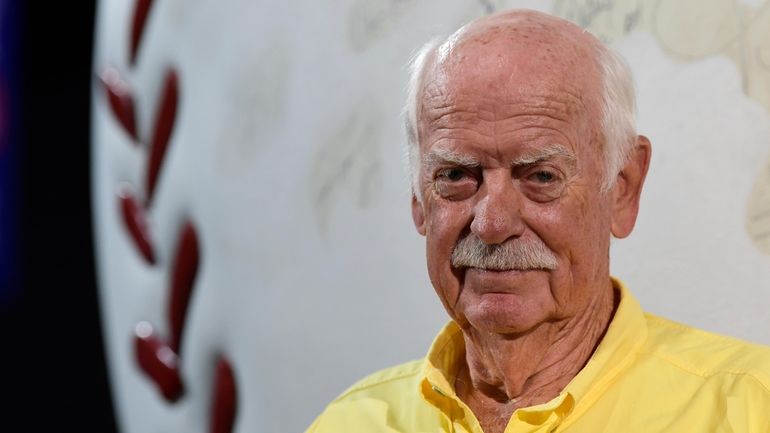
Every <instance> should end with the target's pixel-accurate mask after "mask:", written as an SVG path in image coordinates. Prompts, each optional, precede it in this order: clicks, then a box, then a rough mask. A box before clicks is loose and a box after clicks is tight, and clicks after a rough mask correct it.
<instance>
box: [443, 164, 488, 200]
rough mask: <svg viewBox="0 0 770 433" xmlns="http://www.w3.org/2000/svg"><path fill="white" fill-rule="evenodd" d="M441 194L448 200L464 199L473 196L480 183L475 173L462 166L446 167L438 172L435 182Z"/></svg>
mask: <svg viewBox="0 0 770 433" xmlns="http://www.w3.org/2000/svg"><path fill="white" fill-rule="evenodd" d="M434 185H435V188H436V192H437V193H438V195H439V196H441V197H443V198H445V199H448V200H464V199H466V198H468V197H470V196H472V195H473V194H474V193H475V192H476V190H477V189H478V186H479V183H478V180H477V178H476V176H474V175H473V173H469V172H468V171H467V170H465V169H462V168H445V169H442V170H439V171H438V172H436V181H435V183H434Z"/></svg>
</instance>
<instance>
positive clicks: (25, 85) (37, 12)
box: [0, 0, 115, 432]
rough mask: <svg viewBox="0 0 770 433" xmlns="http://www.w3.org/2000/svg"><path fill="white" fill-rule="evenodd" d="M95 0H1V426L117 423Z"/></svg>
mask: <svg viewBox="0 0 770 433" xmlns="http://www.w3.org/2000/svg"><path fill="white" fill-rule="evenodd" d="M94 12H95V4H94V2H93V1H87V0H86V1H78V2H53V3H50V4H45V5H43V4H40V3H35V2H22V1H13V0H2V1H0V329H2V330H3V332H2V335H3V337H2V344H3V348H2V350H0V353H1V354H2V355H0V357H2V363H3V368H2V371H3V372H2V375H3V380H2V383H3V385H2V389H3V391H2V393H3V396H4V401H5V402H6V403H4V404H3V406H4V408H3V409H2V412H3V421H2V427H0V428H2V429H3V430H6V431H12V430H10V427H11V426H17V427H16V428H18V429H19V431H52V430H54V429H56V430H61V429H65V430H70V429H77V430H82V431H102V432H110V431H115V424H114V418H113V409H112V404H111V396H110V394H109V390H108V383H107V376H106V365H105V361H104V351H103V347H104V346H103V343H102V342H103V340H102V333H101V326H100V319H99V314H98V307H97V293H96V284H95V270H94V256H93V241H92V233H93V226H92V224H91V205H90V201H91V197H90V184H89V178H90V176H89V166H90V163H89V155H90V149H89V144H90V137H89V134H90V132H89V124H90V123H89V116H90V111H89V110H90V92H91V82H92V73H91V63H92V56H93V51H92V43H93V25H94Z"/></svg>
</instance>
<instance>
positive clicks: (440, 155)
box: [422, 148, 481, 167]
mask: <svg viewBox="0 0 770 433" xmlns="http://www.w3.org/2000/svg"><path fill="white" fill-rule="evenodd" d="M422 163H423V165H424V166H425V167H433V166H436V165H440V164H447V163H449V164H456V165H461V166H464V167H478V166H479V165H481V164H480V163H479V161H478V160H477V159H476V158H473V157H472V156H468V155H461V154H459V153H457V152H454V151H451V150H449V149H442V148H438V149H431V151H430V152H428V153H427V154H425V157H423V159H422Z"/></svg>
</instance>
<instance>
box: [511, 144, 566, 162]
mask: <svg viewBox="0 0 770 433" xmlns="http://www.w3.org/2000/svg"><path fill="white" fill-rule="evenodd" d="M554 157H561V158H564V159H566V160H567V162H568V163H569V164H571V165H574V164H576V163H577V157H576V156H575V153H574V152H572V151H571V150H569V149H567V148H566V147H564V146H562V145H561V144H551V145H548V146H545V147H542V148H540V149H537V150H536V151H534V152H531V153H528V154H526V155H522V156H520V157H518V158H515V159H514V160H513V161H511V167H517V166H522V165H532V164H537V163H538V162H542V161H547V160H549V159H553V158H554Z"/></svg>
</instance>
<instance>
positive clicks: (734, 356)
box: [645, 313, 770, 392]
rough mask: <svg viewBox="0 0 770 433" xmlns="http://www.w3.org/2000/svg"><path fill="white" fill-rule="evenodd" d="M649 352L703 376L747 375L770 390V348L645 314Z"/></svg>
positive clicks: (680, 367)
mask: <svg viewBox="0 0 770 433" xmlns="http://www.w3.org/2000/svg"><path fill="white" fill-rule="evenodd" d="M645 316H646V319H647V324H648V331H649V334H648V345H647V349H648V350H649V352H650V354H651V355H653V356H655V357H657V358H659V359H661V360H663V361H665V362H667V363H669V364H671V365H673V366H675V367H678V368H679V369H682V370H685V371H687V372H689V373H691V374H695V375H699V376H701V377H703V378H710V377H715V376H747V377H751V378H753V379H754V380H755V381H756V382H758V383H759V385H761V386H762V387H763V388H765V389H766V390H768V392H770V347H768V346H763V345H760V344H755V343H750V342H747V341H743V340H740V339H738V338H733V337H728V336H724V335H719V334H716V333H713V332H708V331H705V330H702V329H698V328H695V327H692V326H688V325H685V324H682V323H678V322H675V321H673V320H669V319H665V318H663V317H659V316H656V315H654V314H649V313H646V314H645Z"/></svg>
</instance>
